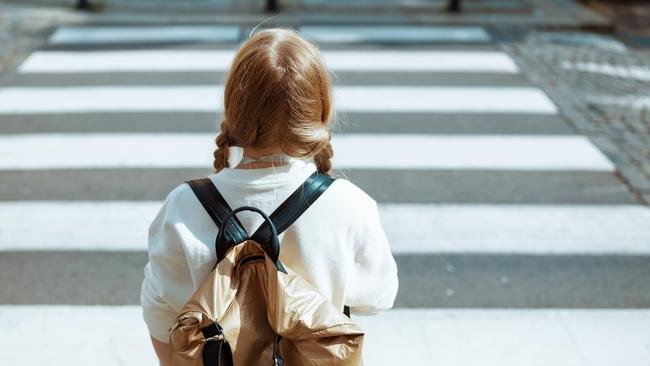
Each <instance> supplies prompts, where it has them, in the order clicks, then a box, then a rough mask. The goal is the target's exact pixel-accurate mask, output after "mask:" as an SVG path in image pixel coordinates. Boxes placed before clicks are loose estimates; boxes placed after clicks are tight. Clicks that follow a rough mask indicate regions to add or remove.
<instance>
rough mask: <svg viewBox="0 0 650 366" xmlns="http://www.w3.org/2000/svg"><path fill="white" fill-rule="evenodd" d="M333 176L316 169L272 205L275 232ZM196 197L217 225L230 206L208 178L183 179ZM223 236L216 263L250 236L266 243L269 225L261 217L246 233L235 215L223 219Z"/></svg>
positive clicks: (296, 215)
mask: <svg viewBox="0 0 650 366" xmlns="http://www.w3.org/2000/svg"><path fill="white" fill-rule="evenodd" d="M334 180H335V178H332V177H330V176H328V175H325V174H321V173H320V172H318V171H316V172H314V173H313V174H311V175H310V176H309V177H308V178H307V179H306V180H305V181H304V182H303V183H302V184H301V185H300V187H298V188H297V189H296V190H295V191H294V192H293V193H292V194H291V195H290V196H289V197H288V198H287V199H286V200H284V202H282V203H281V204H280V206H278V208H276V209H275V210H274V211H273V212H272V213H271V215H270V216H269V217H270V219H271V221H272V222H273V223H274V225H275V227H276V228H277V232H278V234H280V233H282V232H283V231H284V230H285V229H287V228H288V227H289V226H290V225H291V224H292V223H293V222H294V221H295V220H296V219H297V218H298V217H299V216H300V215H302V213H304V212H305V211H306V210H307V208H309V206H310V205H311V204H312V203H314V201H316V199H317V198H318V197H320V195H321V194H322V193H323V192H325V190H326V189H327V188H328V187H329V186H330V185H331V184H332V183H333V182H334ZM186 183H188V184H189V185H190V187H192V190H193V191H194V193H195V194H196V196H197V197H198V199H199V201H200V202H201V204H202V205H203V207H204V208H205V210H206V211H207V212H208V214H209V215H210V217H211V218H212V220H213V221H214V222H215V224H217V226H218V227H220V226H221V223H222V222H223V220H224V219H225V218H226V216H228V215H229V214H230V213H231V212H232V208H231V207H230V206H229V205H228V203H227V202H226V200H225V199H224V198H223V196H222V195H221V193H220V192H219V190H218V189H217V187H215V185H214V184H213V183H212V180H210V178H202V179H194V180H188V181H186ZM225 227H226V229H225V231H224V236H225V238H226V239H227V241H226V243H225V245H218V243H216V245H217V248H216V250H217V263H218V262H220V261H221V260H222V259H223V257H224V256H225V254H226V253H227V252H228V250H229V249H230V248H231V247H233V246H235V245H237V244H239V243H241V242H243V241H245V240H247V239H249V238H252V239H254V240H255V241H257V242H258V243H266V242H268V241H269V240H270V239H271V235H272V234H271V228H270V226H269V224H268V223H267V222H266V221H265V222H264V223H263V224H262V225H261V226H260V227H259V228H258V229H257V230H256V231H255V233H254V234H253V236H251V237H249V236H248V233H247V232H246V230H245V229H244V227H243V226H242V224H241V222H240V221H239V220H238V219H237V217H236V216H235V220H229V222H228V223H226V226H225Z"/></svg>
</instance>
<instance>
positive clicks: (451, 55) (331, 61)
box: [20, 49, 519, 74]
mask: <svg viewBox="0 0 650 366" xmlns="http://www.w3.org/2000/svg"><path fill="white" fill-rule="evenodd" d="M234 54H235V51H231V50H165V49H162V50H126V51H86V52H83V53H80V52H74V51H39V52H34V53H33V54H32V55H31V56H29V57H28V58H27V59H26V60H25V62H23V63H22V64H21V66H20V72H22V73H80V72H92V73H110V72H144V73H147V72H161V71H186V72H196V71H226V70H227V69H228V68H229V67H230V64H231V62H232V59H233V57H234ZM323 58H324V60H325V63H326V64H327V66H328V68H329V69H330V70H332V71H356V72H367V71H387V72H388V71H389V72H469V73H480V72H486V73H495V74H515V73H518V72H519V69H518V68H517V65H516V64H515V63H514V62H513V61H512V59H511V58H510V57H509V56H508V55H507V54H505V53H503V52H499V51H413V50H405V51H401V52H399V53H397V52H392V51H377V50H356V51H341V50H339V51H334V50H326V51H323Z"/></svg>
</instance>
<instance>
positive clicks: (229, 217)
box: [169, 172, 364, 366]
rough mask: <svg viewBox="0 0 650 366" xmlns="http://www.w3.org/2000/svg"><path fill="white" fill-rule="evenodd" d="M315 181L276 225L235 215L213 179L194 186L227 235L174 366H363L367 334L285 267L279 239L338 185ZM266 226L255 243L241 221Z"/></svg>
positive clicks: (319, 177)
mask: <svg viewBox="0 0 650 366" xmlns="http://www.w3.org/2000/svg"><path fill="white" fill-rule="evenodd" d="M332 181H333V179H332V178H330V177H329V176H327V175H323V174H321V173H319V172H315V173H314V174H312V175H311V176H310V177H309V178H308V179H307V180H306V181H305V182H304V183H303V184H302V185H301V186H300V187H299V188H298V189H297V190H296V191H295V192H294V193H293V194H292V195H291V196H290V197H289V198H288V199H287V200H285V201H284V202H283V203H282V204H281V205H280V206H279V207H278V209H276V210H275V211H274V212H273V213H272V214H271V215H270V217H269V216H267V215H266V214H265V213H264V212H262V210H260V209H258V208H256V207H251V206H242V207H239V208H237V209H235V210H234V211H233V210H231V209H230V208H229V206H228V204H227V203H226V201H225V199H223V196H221V194H220V193H219V191H218V190H217V188H216V187H215V186H214V184H212V181H211V180H210V179H208V178H204V179H197V180H190V181H187V183H188V184H190V186H191V187H192V189H193V191H194V192H195V194H196V195H197V197H198V198H199V200H200V201H201V203H202V205H203V206H204V208H206V210H207V211H208V213H209V214H210V216H211V217H212V219H213V220H214V221H215V223H216V224H217V226H218V227H219V231H218V234H217V239H216V245H217V263H216V265H215V267H214V268H213V270H212V271H211V272H210V274H209V275H208V277H207V278H206V280H205V281H204V282H203V283H202V285H201V286H200V287H199V288H198V289H197V290H196V292H195V293H194V294H193V295H192V297H191V298H190V299H189V300H188V301H187V303H186V304H185V306H184V307H183V309H182V310H181V311H180V313H179V315H178V316H177V318H176V321H175V322H174V324H173V325H172V327H171V328H170V329H169V331H170V333H169V341H170V345H171V347H172V365H174V366H190V365H192V366H222V365H228V366H230V365H237V366H239V365H243V366H249V365H288V366H292V365H296V366H297V365H300V366H303V365H362V364H363V362H362V345H363V336H364V334H363V332H362V330H361V329H360V328H359V326H358V325H357V324H355V323H354V322H353V321H352V320H351V319H350V317H349V313H348V312H347V307H346V311H345V312H346V314H344V312H343V311H342V310H343V309H338V308H336V307H335V306H334V305H333V304H332V303H331V302H330V300H329V299H327V298H326V297H325V296H323V295H322V294H320V293H319V292H318V290H317V289H316V288H314V287H313V286H312V285H310V284H309V283H308V282H307V281H306V280H304V279H303V278H302V277H300V276H299V275H298V274H296V273H293V272H292V271H291V269H290V268H285V267H284V266H283V265H282V263H281V262H280V260H279V254H280V243H279V239H278V234H279V232H282V231H283V230H284V229H286V228H287V227H288V226H289V225H290V224H291V223H292V222H293V221H295V219H297V218H298V216H300V214H302V212H304V211H305V210H306V209H307V208H308V207H309V205H310V204H311V203H313V201H315V199H316V198H318V196H319V195H320V194H322V192H324V191H325V189H327V187H328V186H329V185H330V184H331V183H332ZM243 210H249V211H255V212H257V213H259V214H260V215H262V216H263V217H264V223H263V224H262V225H261V226H260V228H259V229H258V230H257V231H256V232H255V234H253V235H252V236H251V237H248V235H247V234H246V231H245V230H244V229H243V227H242V225H241V223H240V222H239V220H238V219H237V217H236V216H235V214H236V213H237V212H240V211H243Z"/></svg>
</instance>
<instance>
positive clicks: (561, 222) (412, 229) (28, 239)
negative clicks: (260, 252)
mask: <svg viewBox="0 0 650 366" xmlns="http://www.w3.org/2000/svg"><path fill="white" fill-rule="evenodd" d="M161 204H162V202H159V201H145V202H132V201H108V202H102V201H83V202H67V201H32V202H0V221H1V222H2V228H3V229H2V231H0V251H7V250H109V251H110V250H113V251H119V250H136V251H138V250H139V251H142V250H146V247H147V245H146V243H147V228H148V225H149V224H150V223H151V221H152V220H153V217H154V216H155V215H156V212H157V211H158V209H159V208H160V206H161ZM379 210H380V215H381V218H382V222H383V223H384V227H385V231H386V235H387V236H388V238H389V241H390V244H391V248H392V251H393V253H395V254H402V253H497V254H498V253H508V254H617V253H620V254H628V255H649V254H650V225H647V223H648V222H649V221H650V209H648V208H646V207H642V206H631V205H619V206H615V207H610V206H603V205H581V206H576V205H573V206H562V205H544V206H535V205H444V204H388V203H385V204H380V205H379ZM422 227H427V228H429V229H428V230H426V231H422V230H419V228H422ZM32 228H38V230H32ZM115 228H120V230H115ZM431 233H435V235H433V236H431Z"/></svg>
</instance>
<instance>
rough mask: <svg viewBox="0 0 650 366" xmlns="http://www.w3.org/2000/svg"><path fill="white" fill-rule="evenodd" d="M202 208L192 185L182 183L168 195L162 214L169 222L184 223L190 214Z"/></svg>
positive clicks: (163, 204) (162, 207)
mask: <svg viewBox="0 0 650 366" xmlns="http://www.w3.org/2000/svg"><path fill="white" fill-rule="evenodd" d="M200 206H201V203H200V202H199V200H198V198H197V197H196V195H195V194H194V192H193V191H192V188H191V187H190V185H189V184H188V183H186V182H182V183H179V184H177V185H176V186H174V187H173V188H172V189H171V191H169V193H167V196H166V197H165V199H164V201H163V203H162V206H161V213H164V216H165V218H166V220H167V221H174V222H177V221H184V220H185V219H186V218H187V216H188V214H189V213H192V212H196V209H197V208H198V207H200ZM190 216H194V215H190Z"/></svg>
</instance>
